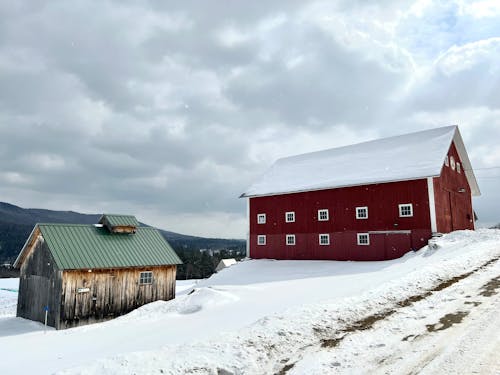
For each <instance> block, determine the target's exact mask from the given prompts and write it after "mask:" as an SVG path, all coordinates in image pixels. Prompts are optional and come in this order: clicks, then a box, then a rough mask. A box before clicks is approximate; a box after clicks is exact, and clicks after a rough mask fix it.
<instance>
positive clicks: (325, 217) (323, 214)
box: [318, 209, 329, 221]
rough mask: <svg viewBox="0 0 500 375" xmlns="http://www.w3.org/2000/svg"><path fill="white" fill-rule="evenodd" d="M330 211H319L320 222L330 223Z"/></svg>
mask: <svg viewBox="0 0 500 375" xmlns="http://www.w3.org/2000/svg"><path fill="white" fill-rule="evenodd" d="M328 216H329V215H328V209H323V210H318V221H328V219H329V217H328Z"/></svg>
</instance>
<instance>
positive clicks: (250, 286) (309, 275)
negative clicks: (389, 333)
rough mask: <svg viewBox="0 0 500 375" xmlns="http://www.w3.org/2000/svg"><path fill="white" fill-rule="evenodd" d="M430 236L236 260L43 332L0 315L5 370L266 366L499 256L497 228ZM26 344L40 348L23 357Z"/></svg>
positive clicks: (251, 369)
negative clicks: (176, 291) (128, 308)
mask: <svg viewBox="0 0 500 375" xmlns="http://www.w3.org/2000/svg"><path fill="white" fill-rule="evenodd" d="M437 244H438V246H439V248H438V249H437V250H431V249H428V248H424V249H422V250H420V251H418V252H415V253H409V254H407V255H405V256H404V257H403V258H400V259H396V260H392V261H385V262H335V261H273V260H251V261H244V262H239V263H238V264H236V265H234V266H232V267H230V268H228V269H225V270H224V272H221V273H219V274H216V275H214V276H213V277H211V278H210V279H206V280H201V281H199V282H198V283H197V284H196V285H195V286H194V292H191V291H192V290H193V289H191V288H192V287H186V289H185V290H184V292H183V293H184V294H180V295H178V297H177V298H176V299H175V300H173V301H168V302H162V301H159V302H155V303H152V304H149V305H147V306H144V307H142V308H140V309H137V310H136V311H134V312H132V313H130V314H128V315H126V316H123V317H121V318H118V319H115V320H114V321H110V322H106V323H101V324H94V325H91V326H87V327H80V328H75V329H69V330H65V331H50V332H47V334H45V335H44V334H43V333H41V332H37V331H35V330H34V329H33V330H31V331H30V330H29V329H26V328H23V329H25V330H24V331H23V330H22V329H21V328H22V327H20V328H19V330H18V333H15V332H14V333H13V332H12V331H10V333H9V334H8V335H3V334H2V332H3V330H4V329H6V325H4V323H3V321H6V319H0V350H1V352H2V354H3V355H5V356H6V357H7V358H11V359H12V361H9V362H8V363H5V365H4V368H5V371H6V373H13V372H19V371H21V372H28V373H29V372H35V371H36V372H37V373H52V372H56V371H59V370H62V369H68V368H72V367H75V366H80V367H78V368H73V369H71V370H66V371H64V372H63V373H68V374H73V373H84V374H97V373H98V374H115V373H137V374H150V373H160V371H163V373H172V374H173V373H183V372H187V371H191V372H195V373H214V374H216V373H217V371H218V369H225V370H228V371H231V372H234V373H273V372H275V371H276V370H278V369H279V368H280V367H279V366H282V365H283V364H280V363H279V361H281V360H283V358H287V355H291V353H294V352H299V351H300V350H302V349H303V348H307V347H308V346H311V345H316V344H317V343H318V340H320V339H321V337H322V336H321V335H322V334H323V333H322V332H326V331H328V330H333V329H335V328H339V327H342V326H343V325H346V324H349V322H352V321H354V320H356V319H359V318H362V317H364V316H366V315H367V314H371V313H372V312H374V311H379V310H380V309H382V308H387V307H388V306H391V305H393V304H395V303H396V302H397V301H399V300H401V299H404V298H405V297H408V296H412V295H414V294H418V293H419V292H421V291H422V290H425V289H430V288H432V287H433V286H434V285H435V284H436V283H438V282H440V280H445V279H447V278H450V277H454V276H456V275H460V274H462V273H464V272H469V271H470V270H472V269H474V268H475V267H478V266H479V265H481V264H483V263H484V262H486V261H487V260H489V259H491V258H493V257H496V256H499V255H500V230H479V231H476V232H473V231H461V232H455V233H452V234H449V235H445V236H443V237H442V238H440V239H439V240H438V241H437ZM11 319H15V318H11ZM16 321H21V322H22V323H24V321H22V320H19V319H18V320H16ZM6 324H7V323H6ZM8 324H9V325H12V321H9V322H8ZM22 326H23V327H25V326H26V325H22ZM23 347H36V348H37V350H36V351H32V352H31V354H30V356H29V360H27V359H26V356H24V352H23V350H22V349H21V348H23ZM19 366H21V368H20V367H19ZM82 366H83V367H82ZM196 369H197V370H196Z"/></svg>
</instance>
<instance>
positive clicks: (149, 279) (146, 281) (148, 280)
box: [139, 271, 153, 285]
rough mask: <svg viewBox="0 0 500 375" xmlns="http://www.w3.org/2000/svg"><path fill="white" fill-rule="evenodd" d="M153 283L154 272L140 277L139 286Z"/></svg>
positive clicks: (145, 273) (147, 272)
mask: <svg viewBox="0 0 500 375" xmlns="http://www.w3.org/2000/svg"><path fill="white" fill-rule="evenodd" d="M152 283H153V272H152V271H146V272H141V274H140V275H139V285H146V284H152Z"/></svg>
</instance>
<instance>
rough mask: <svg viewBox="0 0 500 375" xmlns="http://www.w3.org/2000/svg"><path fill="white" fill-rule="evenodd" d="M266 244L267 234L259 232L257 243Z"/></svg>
mask: <svg viewBox="0 0 500 375" xmlns="http://www.w3.org/2000/svg"><path fill="white" fill-rule="evenodd" d="M265 244H266V235H265V234H259V235H258V236H257V245H265Z"/></svg>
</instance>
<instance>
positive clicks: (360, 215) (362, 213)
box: [356, 207, 368, 219]
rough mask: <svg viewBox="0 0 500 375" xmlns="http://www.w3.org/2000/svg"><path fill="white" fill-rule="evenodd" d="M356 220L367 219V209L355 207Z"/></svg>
mask: <svg viewBox="0 0 500 375" xmlns="http://www.w3.org/2000/svg"><path fill="white" fill-rule="evenodd" d="M356 219H368V207H356Z"/></svg>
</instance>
